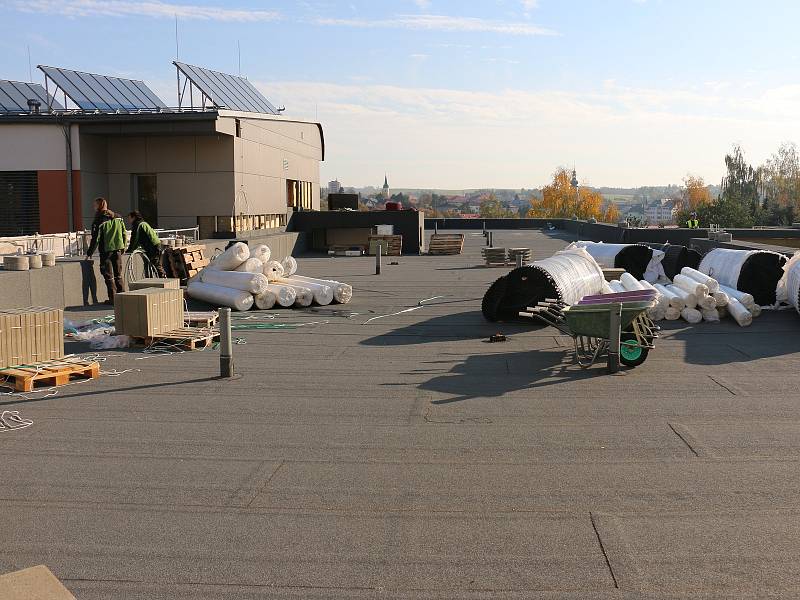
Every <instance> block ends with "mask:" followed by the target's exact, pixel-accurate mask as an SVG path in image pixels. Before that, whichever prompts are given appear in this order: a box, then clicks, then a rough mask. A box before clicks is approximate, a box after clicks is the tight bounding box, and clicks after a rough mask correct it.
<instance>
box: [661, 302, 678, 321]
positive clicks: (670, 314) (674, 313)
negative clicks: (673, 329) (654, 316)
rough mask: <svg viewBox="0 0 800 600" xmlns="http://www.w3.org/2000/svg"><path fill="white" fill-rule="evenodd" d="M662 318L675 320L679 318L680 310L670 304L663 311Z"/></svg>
mask: <svg viewBox="0 0 800 600" xmlns="http://www.w3.org/2000/svg"><path fill="white" fill-rule="evenodd" d="M664 318H665V319H666V320H667V321H677V320H678V319H680V318H681V311H680V310H678V309H677V308H675V307H674V306H670V307H668V308H667V310H665V311H664Z"/></svg>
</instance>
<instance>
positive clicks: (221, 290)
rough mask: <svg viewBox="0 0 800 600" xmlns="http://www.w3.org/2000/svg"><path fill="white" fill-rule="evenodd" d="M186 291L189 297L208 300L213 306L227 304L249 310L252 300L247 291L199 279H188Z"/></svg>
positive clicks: (235, 308)
mask: <svg viewBox="0 0 800 600" xmlns="http://www.w3.org/2000/svg"><path fill="white" fill-rule="evenodd" d="M186 291H187V293H188V294H189V296H190V297H192V298H196V299H197V300H202V301H203V302H208V303H209V304H211V305H213V306H228V307H230V308H233V309H234V310H239V311H245V310H250V308H251V307H252V306H253V302H254V299H253V294H251V293H249V292H245V291H242V290H235V289H232V288H228V287H222V286H219V285H213V284H211V283H203V282H200V281H190V282H189V285H188V287H187V288H186Z"/></svg>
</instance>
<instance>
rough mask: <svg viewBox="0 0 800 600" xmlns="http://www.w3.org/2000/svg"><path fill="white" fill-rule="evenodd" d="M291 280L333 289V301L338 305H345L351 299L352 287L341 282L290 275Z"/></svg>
mask: <svg viewBox="0 0 800 600" xmlns="http://www.w3.org/2000/svg"><path fill="white" fill-rule="evenodd" d="M292 279H297V280H299V281H308V282H309V283H322V284H325V285H329V286H330V287H331V288H332V289H333V300H334V302H337V303H339V304H347V303H348V302H350V300H352V299H353V288H352V286H349V285H347V284H346V283H342V282H341V281H333V280H332V279H317V278H314V277H304V276H302V275H292Z"/></svg>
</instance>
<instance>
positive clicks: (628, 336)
mask: <svg viewBox="0 0 800 600" xmlns="http://www.w3.org/2000/svg"><path fill="white" fill-rule="evenodd" d="M648 352H649V349H648V348H642V347H641V346H640V345H639V341H638V340H637V339H636V336H635V335H634V334H633V333H628V332H624V333H622V335H621V336H620V341H619V362H621V363H622V364H623V365H625V366H626V367H638V366H639V365H640V364H642V363H643V362H644V361H646V360H647V354H648Z"/></svg>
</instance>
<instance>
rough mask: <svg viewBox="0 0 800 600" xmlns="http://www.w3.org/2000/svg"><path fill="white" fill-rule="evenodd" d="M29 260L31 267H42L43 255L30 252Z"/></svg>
mask: <svg viewBox="0 0 800 600" xmlns="http://www.w3.org/2000/svg"><path fill="white" fill-rule="evenodd" d="M28 260H29V262H30V267H31V269H41V268H42V255H41V254H30V255H29V256H28Z"/></svg>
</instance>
